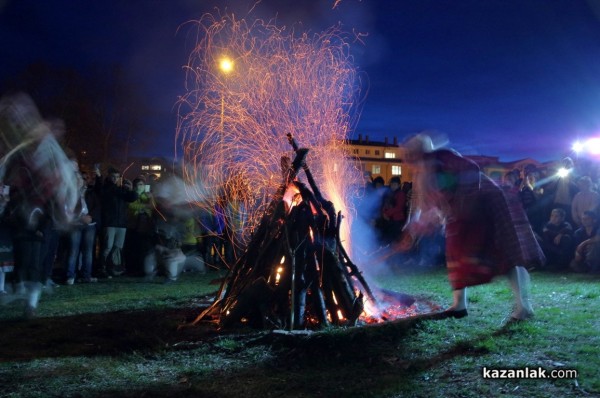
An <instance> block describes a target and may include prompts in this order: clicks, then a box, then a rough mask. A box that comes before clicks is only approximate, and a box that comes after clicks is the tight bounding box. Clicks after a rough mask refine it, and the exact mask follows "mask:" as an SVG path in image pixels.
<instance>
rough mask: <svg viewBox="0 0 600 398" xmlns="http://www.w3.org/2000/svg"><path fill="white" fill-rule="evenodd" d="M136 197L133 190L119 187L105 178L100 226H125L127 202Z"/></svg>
mask: <svg viewBox="0 0 600 398" xmlns="http://www.w3.org/2000/svg"><path fill="white" fill-rule="evenodd" d="M137 197H138V195H137V193H136V192H135V191H130V190H128V189H126V188H123V187H119V186H117V185H115V184H113V183H112V181H109V180H106V181H104V184H103V185H102V196H101V211H102V227H103V228H104V227H117V228H126V227H127V204H128V203H131V202H133V201H134V200H136V199H137Z"/></svg>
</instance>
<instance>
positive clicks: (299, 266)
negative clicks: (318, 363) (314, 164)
mask: <svg viewBox="0 0 600 398" xmlns="http://www.w3.org/2000/svg"><path fill="white" fill-rule="evenodd" d="M288 139H289V141H290V144H292V146H293V148H294V151H295V154H296V155H295V158H294V160H293V162H291V165H289V163H290V162H289V159H282V165H289V166H285V167H287V170H285V172H284V177H283V182H282V184H281V186H280V187H279V188H278V190H277V192H276V193H275V195H274V197H273V199H272V201H271V203H270V204H269V206H268V208H267V210H266V211H265V213H264V215H263V217H262V220H261V222H260V224H259V227H258V228H257V230H256V231H255V233H254V234H253V236H252V237H251V239H250V242H249V244H248V246H247V248H246V250H245V252H244V253H243V254H242V255H241V256H240V258H239V259H238V260H237V261H236V263H235V264H234V265H233V266H232V267H231V269H230V271H229V274H228V275H227V276H226V278H225V280H224V281H223V284H222V285H221V288H220V289H219V293H218V294H217V297H216V299H215V302H214V303H213V304H212V306H211V307H209V308H208V309H207V310H206V311H204V312H203V313H202V314H200V316H199V317H198V318H197V319H196V321H195V322H194V323H196V322H199V321H200V320H207V319H210V320H214V321H217V322H218V324H219V325H220V326H221V327H230V326H234V325H249V326H253V327H258V328H279V329H304V328H319V327H323V326H326V325H330V324H333V325H337V326H342V325H348V326H351V325H355V324H356V322H357V320H358V318H359V317H360V315H361V314H362V313H363V309H364V300H365V295H366V297H367V298H368V299H369V300H371V301H372V302H373V303H375V298H374V297H373V294H372V292H371V289H370V288H369V286H368V284H367V283H366V281H365V280H364V278H363V277H362V274H361V273H360V271H359V270H358V268H357V267H356V265H354V264H353V263H352V261H350V259H349V257H348V255H347V253H346V251H345V250H344V248H343V246H342V245H341V241H340V238H339V226H340V222H341V220H342V216H341V213H338V214H336V211H335V208H334V205H333V203H332V202H330V201H327V200H326V199H325V198H324V197H323V196H322V194H321V192H320V190H319V189H318V186H317V184H316V181H315V180H314V178H313V176H312V174H311V173H310V169H309V168H308V166H307V164H306V155H307V154H308V152H309V150H308V149H305V148H299V147H298V146H297V144H296V143H295V141H294V140H293V138H292V137H291V135H288ZM285 167H284V168H285ZM301 168H302V169H303V170H304V172H305V174H306V176H307V180H308V182H309V185H310V188H309V187H307V186H306V185H305V184H303V183H301V182H299V181H298V180H297V179H296V176H297V174H298V172H299V171H300V169H301ZM359 284H360V286H359Z"/></svg>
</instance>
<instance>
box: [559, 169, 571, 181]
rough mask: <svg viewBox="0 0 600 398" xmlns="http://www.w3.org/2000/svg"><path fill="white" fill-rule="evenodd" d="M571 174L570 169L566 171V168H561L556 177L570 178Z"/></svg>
mask: <svg viewBox="0 0 600 398" xmlns="http://www.w3.org/2000/svg"><path fill="white" fill-rule="evenodd" d="M570 172H571V170H570V169H565V168H564V167H561V168H560V169H558V171H557V172H556V175H557V176H559V177H560V178H564V177H566V176H568V175H569V173H570Z"/></svg>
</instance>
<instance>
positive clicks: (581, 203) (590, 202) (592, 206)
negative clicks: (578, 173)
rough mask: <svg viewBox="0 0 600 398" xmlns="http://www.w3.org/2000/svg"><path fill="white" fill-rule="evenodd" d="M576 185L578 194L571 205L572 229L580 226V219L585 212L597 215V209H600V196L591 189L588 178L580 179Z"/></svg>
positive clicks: (591, 185) (590, 180)
mask: <svg viewBox="0 0 600 398" xmlns="http://www.w3.org/2000/svg"><path fill="white" fill-rule="evenodd" d="M577 185H578V187H579V192H577V193H576V194H575V196H574V197H573V202H572V203H571V217H572V218H573V223H574V224H575V225H573V227H580V226H581V225H582V217H583V214H584V213H585V212H586V211H593V212H594V213H596V214H598V209H600V194H598V192H596V191H594V190H593V189H592V187H593V183H592V179H591V178H590V177H589V176H583V177H580V178H579V180H577Z"/></svg>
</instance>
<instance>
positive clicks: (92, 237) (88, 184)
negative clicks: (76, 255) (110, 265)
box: [81, 165, 102, 273]
mask: <svg viewBox="0 0 600 398" xmlns="http://www.w3.org/2000/svg"><path fill="white" fill-rule="evenodd" d="M81 177H82V178H83V181H84V182H85V194H84V199H85V203H86V205H87V208H88V214H89V215H90V217H91V218H92V221H91V222H90V223H89V224H87V226H86V228H84V229H83V231H82V235H81V256H82V259H83V258H86V257H87V258H89V259H90V261H91V264H92V270H93V273H94V272H96V271H97V269H98V258H97V256H96V251H97V249H96V248H97V247H98V248H99V247H100V245H99V244H97V241H98V239H97V237H98V235H99V234H98V231H100V230H101V218H102V211H101V207H100V192H99V189H100V187H101V185H102V184H101V183H100V182H97V180H99V179H100V165H95V166H94V174H91V173H88V172H86V171H84V172H82V173H81ZM82 261H83V260H82ZM86 261H87V260H86Z"/></svg>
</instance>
